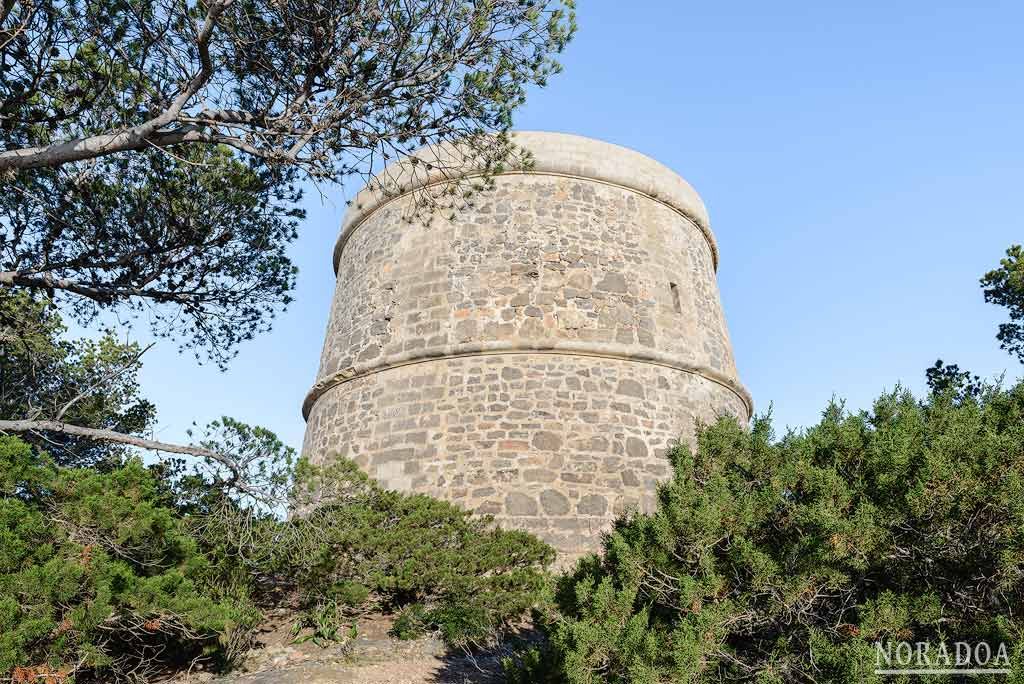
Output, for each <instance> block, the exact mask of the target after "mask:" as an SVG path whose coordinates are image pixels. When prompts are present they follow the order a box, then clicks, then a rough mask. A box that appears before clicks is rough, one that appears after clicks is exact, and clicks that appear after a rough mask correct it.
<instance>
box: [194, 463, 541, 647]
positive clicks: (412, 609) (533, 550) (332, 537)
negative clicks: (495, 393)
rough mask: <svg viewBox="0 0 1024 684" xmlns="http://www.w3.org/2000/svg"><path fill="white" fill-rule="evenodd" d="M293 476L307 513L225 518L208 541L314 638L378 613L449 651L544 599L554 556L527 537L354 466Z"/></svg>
mask: <svg viewBox="0 0 1024 684" xmlns="http://www.w3.org/2000/svg"><path fill="white" fill-rule="evenodd" d="M297 477H298V483H299V484H298V486H297V488H296V492H295V496H294V499H293V502H294V503H295V505H296V508H297V509H298V510H300V511H303V510H305V511H306V512H305V513H304V514H300V515H297V516H295V517H293V518H292V519H291V520H289V521H287V522H285V523H280V522H278V521H276V520H273V519H270V518H264V519H262V520H253V519H252V518H251V517H248V516H246V515H244V514H243V515H233V514H222V515H220V516H219V517H217V518H216V519H215V521H216V524H215V525H214V526H212V527H211V528H210V529H208V530H206V531H205V532H204V537H205V538H207V539H209V540H211V541H213V542H215V544H216V545H217V547H218V549H220V550H221V555H222V556H223V557H228V558H233V559H240V561H241V563H242V564H243V567H244V569H245V572H246V573H247V574H249V575H251V576H254V577H256V578H257V579H258V580H259V581H260V583H261V586H262V587H263V589H264V590H270V589H271V588H273V589H274V590H276V591H280V590H282V589H283V590H285V591H288V592H290V593H293V594H294V596H295V599H296V601H297V602H298V604H299V605H300V606H301V607H302V608H303V609H304V610H305V611H306V615H307V620H306V623H307V624H308V625H309V626H311V627H312V628H313V630H314V636H316V637H317V638H320V637H325V636H326V635H327V633H340V632H341V629H340V625H339V623H340V622H343V621H345V620H348V619H351V618H352V617H354V616H358V615H361V614H364V613H367V612H371V611H385V612H396V613H398V614H399V619H398V621H397V624H396V628H395V634H396V635H397V636H400V637H403V638H409V637H414V636H419V635H421V634H423V633H425V632H428V631H434V630H437V631H439V632H440V634H441V635H442V636H443V637H444V639H445V640H446V641H447V642H448V643H449V644H453V645H467V644H471V643H481V642H484V641H486V640H488V639H489V638H490V637H491V636H493V635H494V634H495V633H496V631H497V630H500V629H501V628H502V627H504V626H506V625H507V623H508V622H509V621H510V620H515V619H518V618H520V617H522V616H523V615H524V614H526V613H527V612H528V611H529V610H530V608H531V607H532V606H533V605H534V604H535V603H536V601H537V597H538V596H539V595H540V592H541V591H542V590H543V587H544V581H545V576H544V573H543V568H544V567H545V566H547V565H548V564H549V563H550V562H551V561H552V560H554V555H555V554H554V550H553V549H552V548H551V547H549V546H548V545H547V544H544V543H543V542H541V541H539V540H538V539H537V538H536V537H533V536H532V535H530V534H528V533H526V532H521V531H518V530H502V529H500V528H496V527H495V526H494V525H493V523H492V521H491V519H489V518H487V517H479V516H474V515H472V514H470V513H469V512H467V511H464V510H462V509H460V508H458V507H457V506H454V505H452V504H450V503H448V502H445V501H440V500H438V499H434V498H431V497H429V496H425V495H422V494H403V493H400V492H395V491H390V490H385V489H382V488H381V487H379V486H378V485H377V484H376V483H375V482H374V481H372V480H371V479H370V478H368V477H367V476H366V475H365V474H364V473H363V472H362V471H360V470H359V469H358V468H357V467H356V466H355V464H354V463H352V462H351V461H339V462H337V463H335V464H334V465H332V466H331V467H328V468H312V467H310V466H309V465H308V464H305V463H300V465H299V469H298V476H297Z"/></svg>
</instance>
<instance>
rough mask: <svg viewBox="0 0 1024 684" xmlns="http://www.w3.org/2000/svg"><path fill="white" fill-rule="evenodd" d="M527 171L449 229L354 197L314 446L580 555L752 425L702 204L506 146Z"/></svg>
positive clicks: (386, 202)
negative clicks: (701, 431)
mask: <svg viewBox="0 0 1024 684" xmlns="http://www.w3.org/2000/svg"><path fill="white" fill-rule="evenodd" d="M514 140H515V142H516V143H517V144H518V145H520V146H522V147H524V148H526V149H528V150H530V151H531V152H532V153H533V155H534V160H535V161H534V165H533V167H532V168H531V169H530V170H529V171H514V172H508V173H505V174H502V175H500V176H498V177H497V178H496V183H497V187H496V188H495V189H494V190H493V191H490V192H487V193H485V194H483V195H481V196H479V197H478V198H477V201H476V206H475V207H474V208H473V209H469V210H464V211H462V212H459V213H457V214H456V216H455V218H454V220H452V221H446V220H441V219H436V220H435V221H434V222H433V223H432V224H431V225H429V226H423V225H420V224H415V225H409V224H407V223H405V222H403V220H402V216H403V215H407V211H408V203H409V202H412V201H413V200H412V198H411V197H410V196H409V195H402V196H398V197H392V198H390V199H384V198H383V197H382V196H380V195H378V194H375V193H372V192H368V191H364V192H363V193H360V197H357V199H356V201H355V202H353V205H352V206H353V208H352V209H351V210H350V211H349V213H348V215H347V216H346V217H345V221H344V225H343V227H342V231H341V236H340V238H339V240H338V244H337V246H336V248H335V251H334V265H335V271H336V272H337V276H338V277H337V287H336V290H335V294H334V303H333V306H332V309H331V315H330V320H329V323H328V326H327V339H326V342H325V344H324V350H323V355H322V357H321V360H320V372H319V375H318V378H317V382H316V384H315V385H314V387H313V389H312V390H311V391H310V393H309V395H308V396H307V397H306V401H305V404H304V406H303V412H304V414H305V416H306V419H307V427H306V439H305V445H304V453H305V454H306V455H308V456H310V457H311V459H312V460H313V461H314V462H323V461H324V460H326V459H330V458H332V457H333V456H336V455H340V456H347V457H349V458H352V459H354V460H355V461H356V462H357V463H358V464H359V465H360V466H361V467H362V468H363V469H365V470H366V471H367V472H368V473H369V474H370V475H371V476H373V477H375V478H376V479H377V480H379V481H380V482H381V483H382V484H383V485H384V486H386V487H388V488H392V489H400V490H406V491H416V492H423V493H427V494H431V495H434V496H438V497H441V498H445V499H449V500H451V501H454V502H456V503H458V504H460V505H462V506H463V507H466V508H469V509H471V510H476V511H480V512H485V513H492V514H494V515H495V517H496V518H497V519H498V520H499V521H500V522H501V523H502V524H504V525H507V526H512V527H518V528H522V529H525V530H529V531H531V532H534V533H536V534H538V535H539V536H541V537H542V538H544V539H546V540H548V541H549V542H551V543H552V544H553V545H554V546H555V547H557V548H558V549H559V550H560V551H562V552H566V553H568V554H570V555H576V554H578V553H579V552H582V551H587V550H593V549H595V548H597V545H598V543H599V535H600V532H601V531H602V530H604V529H607V527H608V524H609V523H610V521H611V520H612V519H613V518H614V516H615V515H616V514H617V513H619V512H621V511H622V510H623V509H624V508H625V507H627V506H629V505H640V506H642V507H644V508H647V507H649V506H650V505H651V503H652V499H653V492H654V484H655V482H656V481H657V480H659V479H663V478H665V477H666V476H667V475H668V474H669V465H668V462H667V461H666V460H665V458H664V457H663V456H664V453H665V450H666V447H668V446H669V445H670V444H672V443H673V442H675V441H677V440H680V439H683V440H692V436H693V429H694V422H695V420H696V419H701V420H703V421H705V422H710V421H713V420H714V419H715V418H716V417H718V416H719V415H731V416H735V417H737V418H739V419H740V420H741V421H746V420H748V419H749V417H750V414H751V410H752V404H751V400H750V396H749V395H748V393H747V392H746V390H745V389H744V388H743V386H742V385H740V383H739V380H738V378H737V374H736V366H735V363H734V361H733V355H732V349H731V347H730V343H729V335H728V332H727V330H726V325H725V318H724V317H723V315H722V308H721V304H720V302H719V296H718V286H717V284H716V281H715V270H716V266H717V263H718V250H717V248H716V246H715V239H714V236H713V235H712V233H711V228H710V225H709V223H708V217H707V213H706V211H705V209H704V204H703V203H702V202H701V199H700V197H699V196H698V195H697V193H696V192H694V190H693V188H691V187H690V185H689V184H687V183H686V181H684V180H683V179H682V178H680V177H679V176H677V175H676V174H675V173H673V172H672V171H670V170H669V169H668V168H666V167H665V166H663V165H661V164H659V163H658V162H656V161H654V160H652V159H650V158H648V157H645V156H643V155H641V154H639V153H637V152H633V151H632V150H628V149H625V148H622V147H618V146H616V145H611V144H608V143H605V142H599V141H596V140H590V139H587V138H581V137H578V136H573V135H563V134H556V133H535V132H523V133H517V134H515V137H514Z"/></svg>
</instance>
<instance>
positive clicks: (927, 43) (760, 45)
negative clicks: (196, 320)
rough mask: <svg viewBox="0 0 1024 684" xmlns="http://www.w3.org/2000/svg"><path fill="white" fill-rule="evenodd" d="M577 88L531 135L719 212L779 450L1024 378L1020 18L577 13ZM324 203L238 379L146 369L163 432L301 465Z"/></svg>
mask: <svg viewBox="0 0 1024 684" xmlns="http://www.w3.org/2000/svg"><path fill="white" fill-rule="evenodd" d="M579 4H580V8H579V25H580V31H579V34H578V37H577V38H576V40H575V41H574V43H573V44H572V45H571V46H570V48H569V50H568V51H567V53H566V54H565V55H564V60H563V61H564V64H565V72H564V73H563V74H562V75H560V76H559V77H557V78H555V79H553V81H552V83H551V85H550V86H549V87H548V88H547V89H544V90H538V91H536V92H533V93H532V97H531V99H530V101H529V104H528V105H527V107H526V108H525V109H524V110H523V111H522V112H521V113H520V115H519V117H518V120H517V122H516V125H517V128H521V129H539V130H551V131H563V132H570V133H577V134H580V135H586V136H591V137H594V138H600V139H603V140H607V141H610V142H614V143H617V144H620V145H625V146H627V147H631V148H634V149H636V150H639V151H641V152H643V153H645V154H648V155H650V156H652V157H654V158H655V159H658V160H659V161H661V162H663V163H664V164H666V165H668V166H669V167H671V168H672V169H674V170H675V171H677V172H678V173H680V174H681V175H682V176H683V177H685V178H686V179H687V180H688V181H690V183H692V184H693V185H694V186H695V187H696V189H697V191H698V192H699V193H700V194H701V196H702V197H703V198H704V201H705V203H706V204H707V206H708V210H709V212H710V214H711V222H712V227H713V229H714V232H715V235H716V237H717V239H718V243H719V247H720V249H721V254H722V259H721V265H720V268H719V273H718V278H719V286H720V289H721V294H722V301H723V305H724V308H725V312H726V316H727V319H728V322H729V328H730V332H731V335H732V341H733V347H734V349H735V352H736V358H737V362H738V365H739V371H740V377H741V380H742V381H743V382H744V384H746V386H747V387H748V388H749V389H750V391H751V393H752V394H753V396H754V400H755V403H756V404H757V407H758V410H759V411H763V410H765V409H767V408H768V406H769V404H773V405H774V416H775V423H776V426H777V428H779V430H780V432H781V431H782V430H783V429H784V428H785V427H786V426H792V427H800V426H806V425H809V424H812V423H814V422H815V421H816V420H817V418H818V417H819V413H820V411H821V410H822V409H823V408H824V406H825V404H826V403H827V401H828V400H829V399H830V398H831V397H833V396H836V397H841V398H845V399H846V400H847V405H848V406H850V407H852V408H860V407H865V406H867V405H868V404H869V403H870V402H871V400H872V399H873V398H874V397H876V396H877V395H878V394H879V393H880V392H881V391H882V390H883V389H890V388H892V387H893V386H894V385H895V384H896V383H903V384H904V385H907V386H909V387H911V388H913V389H914V390H921V389H922V388H923V386H924V370H925V368H927V367H928V366H930V365H931V364H932V362H934V361H935V359H936V358H940V357H941V358H942V359H944V360H946V361H950V362H956V363H959V364H960V365H961V366H962V367H966V368H970V369H972V370H973V371H974V372H977V373H979V374H981V375H984V376H992V375H996V374H999V373H1002V372H1004V371H1005V372H1006V373H1007V375H1008V377H1011V378H1014V377H1017V376H1019V375H1021V370H1022V368H1021V366H1020V364H1019V363H1017V362H1016V361H1015V360H1013V359H1011V358H1010V357H1009V356H1008V355H1006V354H1005V353H1004V352H1002V351H1000V350H999V349H998V346H997V343H996V342H995V339H994V336H995V329H996V326H997V324H998V322H999V321H1000V320H1002V313H1003V312H1002V311H1001V310H999V309H997V308H996V307H994V306H991V305H988V304H985V303H984V302H983V301H982V296H981V291H980V288H979V286H978V278H979V277H980V276H981V275H982V274H983V273H984V272H985V271H986V270H988V269H990V268H991V267H992V266H993V265H994V264H996V263H997V262H998V259H999V257H1000V256H1001V255H1002V253H1003V251H1004V250H1005V248H1006V247H1007V246H1009V245H1010V244H1011V243H1012V242H1014V241H1016V242H1021V241H1024V219H1022V218H1021V207H1020V205H1021V200H1022V199H1024V192H1022V187H1024V130H1022V122H1024V48H1022V47H1021V43H1020V41H1021V35H1024V5H1021V4H1020V3H1012V2H1003V3H999V2H975V3H962V4H961V5H959V6H956V5H946V4H943V3H941V2H940V3H936V2H928V3H925V2H917V1H904V2H899V3H893V2H886V3H881V2H858V3H846V6H845V7H842V6H836V5H837V4H838V3H810V2H803V3H785V2H775V3H761V2H742V3H741V2H723V3H689V2H674V1H664V2H662V1H658V2H653V1H648V0H638V1H636V2H631V3H626V2H621V1H614V0H580V3H579ZM355 190H358V187H354V186H353V187H351V188H346V189H345V190H344V191H342V190H340V189H337V188H326V191H327V193H328V195H329V197H328V199H327V200H326V202H321V199H320V196H319V194H318V193H317V192H316V191H311V192H310V193H308V194H307V199H306V206H307V209H308V212H309V216H308V219H307V221H306V222H305V225H304V226H303V227H302V233H301V237H300V240H299V242H298V243H297V244H296V245H295V247H294V250H293V257H294V260H295V262H296V264H297V265H298V266H299V269H300V275H299V282H298V290H297V291H296V293H295V296H296V301H295V303H294V304H293V305H292V306H291V308H290V309H289V310H288V312H287V313H285V314H284V315H283V316H281V317H280V318H279V320H278V323H277V326H276V328H275V330H274V331H273V332H272V333H270V334H268V335H264V336H263V337H261V338H259V339H257V340H255V341H253V342H249V343H247V344H246V345H244V346H243V347H242V349H241V354H240V355H239V357H238V358H237V359H235V361H234V362H233V363H232V366H231V368H230V370H229V371H228V372H225V373H221V372H219V371H217V370H216V369H215V368H213V367H209V366H203V367H199V366H197V365H196V364H195V362H194V360H193V359H192V358H191V357H190V356H187V355H183V356H179V355H178V354H177V353H176V350H175V348H174V346H173V344H172V343H168V342H164V343H162V344H160V345H158V346H157V348H155V349H154V350H152V351H151V352H150V353H149V354H147V357H146V366H145V368H144V370H143V372H142V376H141V377H142V383H143V389H144V392H145V394H146V395H147V396H148V397H150V398H151V399H152V400H153V401H154V402H155V403H156V404H157V407H158V409H159V423H160V426H159V428H158V430H157V436H158V437H159V438H162V439H168V440H183V439H185V437H184V431H185V430H186V429H187V428H188V427H189V425H190V424H191V422H192V421H193V420H195V421H197V422H198V423H200V424H202V423H205V422H206V421H208V420H211V419H214V418H217V417H219V416H221V415H224V414H227V415H231V416H234V417H236V418H238V419H240V420H244V421H246V422H250V423H256V424H261V425H265V426H267V427H269V428H271V429H273V430H275V431H277V432H278V434H279V435H280V436H281V437H282V438H283V439H285V441H287V442H289V443H290V444H292V445H294V446H296V447H298V446H299V445H301V441H302V434H303V429H304V423H303V421H302V416H301V414H300V411H299V407H300V404H301V401H302V398H303V396H304V394H305V392H306V390H307V389H308V388H309V386H310V384H311V383H312V382H313V379H314V376H315V375H316V370H317V362H318V360H319V354H320V348H321V345H322V343H323V334H324V329H325V326H326V322H327V312H328V307H329V303H330V298H331V295H332V290H333V273H332V271H331V260H330V252H331V247H332V246H333V244H334V240H335V237H336V234H337V230H338V226H339V224H340V221H341V215H342V213H343V212H344V208H345V204H344V199H345V197H346V196H347V195H348V194H351V193H353V192H354V191H355Z"/></svg>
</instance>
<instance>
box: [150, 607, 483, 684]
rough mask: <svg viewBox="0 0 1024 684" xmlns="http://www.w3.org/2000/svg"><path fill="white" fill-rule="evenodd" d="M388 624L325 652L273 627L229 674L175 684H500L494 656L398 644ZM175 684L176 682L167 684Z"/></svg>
mask: <svg viewBox="0 0 1024 684" xmlns="http://www.w3.org/2000/svg"><path fill="white" fill-rule="evenodd" d="M389 627H390V623H389V622H383V621H366V622H361V623H360V625H359V636H358V637H357V638H356V639H354V640H353V641H351V642H349V643H347V644H343V645H338V644H334V645H330V646H327V647H326V648H321V647H319V646H317V645H315V644H313V643H309V642H306V643H302V644H295V643H293V639H292V637H291V635H290V633H288V631H287V629H286V626H284V625H281V626H279V627H274V626H269V627H267V628H266V629H264V631H263V632H262V633H261V634H260V639H259V641H260V644H259V647H258V648H256V649H254V650H253V651H252V652H251V653H250V654H249V656H248V657H247V658H246V660H245V661H244V663H243V664H242V666H241V667H240V668H239V669H238V670H237V671H235V672H232V673H230V674H227V675H214V674H211V673H209V672H203V671H193V672H190V673H183V674H181V675H179V676H178V677H175V678H174V680H172V682H173V684H328V683H330V684H500V682H501V681H502V678H501V677H500V675H499V673H500V663H499V658H498V657H497V656H495V655H484V656H476V657H474V656H470V655H467V654H466V653H463V652H461V651H453V650H451V649H449V648H447V647H446V646H445V645H444V644H443V643H442V642H441V641H439V640H437V639H432V638H427V639H417V640H413V641H399V640H396V639H392V638H391V637H389V636H388V635H387V629H388V628H389ZM168 684H172V683H168Z"/></svg>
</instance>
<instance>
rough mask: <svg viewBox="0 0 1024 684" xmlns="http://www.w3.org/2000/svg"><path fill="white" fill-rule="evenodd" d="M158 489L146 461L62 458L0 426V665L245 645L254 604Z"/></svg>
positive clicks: (80, 662) (183, 654)
mask: <svg viewBox="0 0 1024 684" xmlns="http://www.w3.org/2000/svg"><path fill="white" fill-rule="evenodd" d="M160 492H161V490H160V488H159V487H158V485H157V482H156V481H155V479H154V477H153V476H152V474H151V473H150V472H149V471H148V470H147V469H146V468H145V467H143V466H142V464H141V463H140V462H138V461H135V460H131V461H128V462H126V463H125V464H124V465H123V466H122V467H120V468H116V469H112V470H111V471H109V472H106V473H99V472H96V471H94V470H89V469H67V468H57V467H55V466H54V465H52V464H51V463H50V462H49V461H48V460H47V459H46V458H45V457H43V456H40V455H37V454H36V453H34V452H33V450H32V449H31V448H30V447H29V445H27V444H25V443H24V442H22V441H20V440H18V439H16V438H12V437H0V494H2V498H0V673H5V674H6V673H10V672H12V671H13V670H14V669H15V668H30V667H43V668H47V671H57V672H63V673H67V674H69V675H74V674H76V673H85V672H88V673H91V674H92V675H96V676H100V675H102V676H106V675H117V674H118V673H124V672H128V671H135V672H136V673H137V674H143V673H145V672H147V671H156V670H159V668H161V667H162V666H164V665H167V664H169V663H168V662H167V660H165V659H164V658H169V659H173V660H176V661H178V662H181V661H184V662H188V660H191V659H192V658H195V657H201V656H207V657H208V658H209V657H212V656H214V655H216V656H217V657H219V658H221V659H224V658H230V657H231V656H232V655H234V652H233V651H234V649H235V648H237V647H239V646H244V645H247V643H248V639H247V634H248V630H249V629H250V628H251V626H252V625H253V623H254V621H255V619H256V617H257V614H256V612H255V611H254V610H253V609H252V607H251V605H250V604H249V603H248V601H247V600H246V597H245V595H244V594H243V595H238V594H232V595H227V594H226V593H225V592H224V591H223V590H221V589H218V587H217V585H216V584H215V583H214V582H212V580H213V579H214V578H213V576H212V575H211V572H210V571H211V568H210V566H209V564H208V562H207V559H206V557H205V555H204V554H203V553H202V551H201V550H200V549H199V547H198V545H197V542H196V540H195V539H194V538H193V537H192V536H191V535H190V533H189V530H188V528H187V526H186V525H185V524H184V523H183V521H182V520H181V518H180V517H179V516H178V515H177V512H176V511H175V510H174V509H173V508H171V507H169V506H167V505H166V503H165V502H164V501H162V500H161V499H162V497H161V494H160ZM161 652H162V653H164V654H165V656H164V657H161V656H160V655H158V654H159V653H161ZM104 673H106V675H104Z"/></svg>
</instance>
